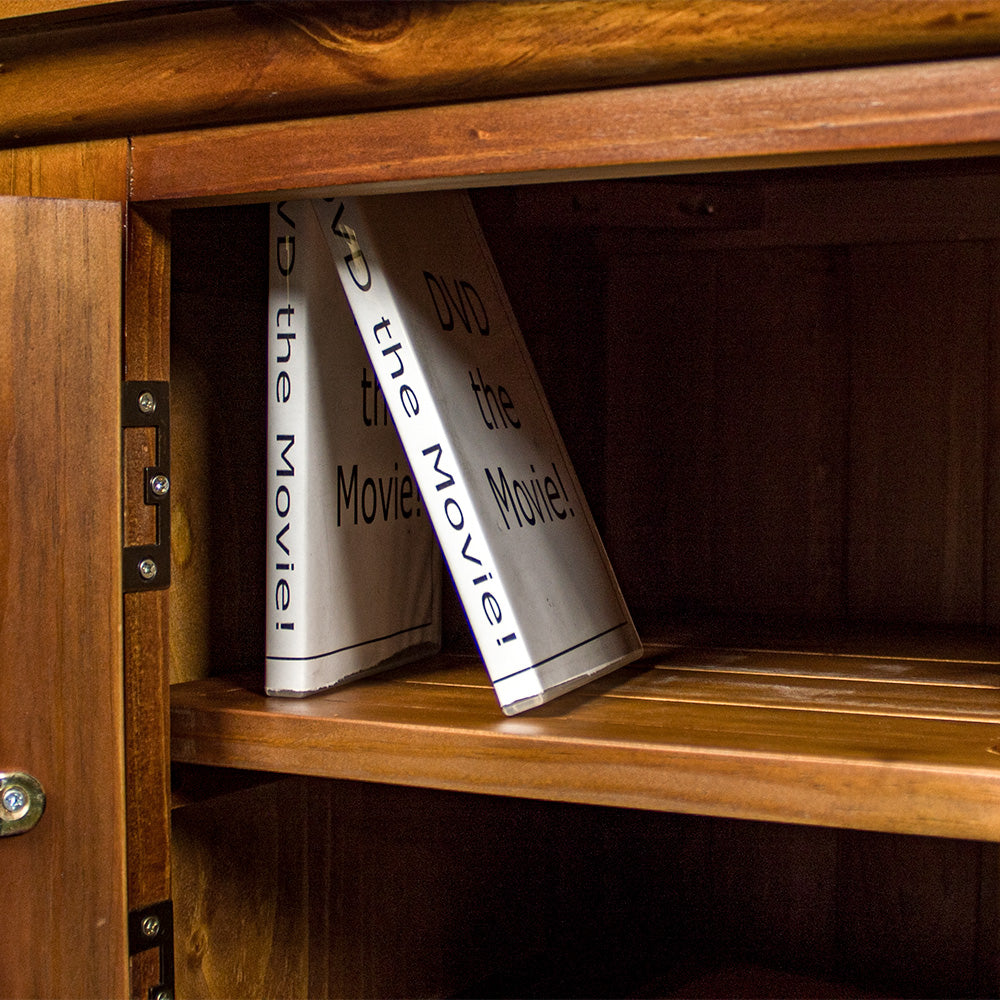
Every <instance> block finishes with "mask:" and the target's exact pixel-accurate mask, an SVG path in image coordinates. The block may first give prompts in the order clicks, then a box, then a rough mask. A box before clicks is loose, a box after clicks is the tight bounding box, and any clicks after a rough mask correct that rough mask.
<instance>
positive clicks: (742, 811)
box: [172, 658, 1000, 840]
mask: <svg viewBox="0 0 1000 1000" xmlns="http://www.w3.org/2000/svg"><path fill="white" fill-rule="evenodd" d="M453 663H457V667H455V668H454V669H453V672H452V674H451V675H450V676H449V677H448V678H447V679H445V678H443V677H442V676H441V675H440V674H439V673H438V671H440V670H441V669H442V668H443V667H445V666H447V667H448V669H450V670H451V669H452V664H453ZM428 671H429V673H426V672H428ZM403 673H405V676H406V680H405V681H403V680H401V679H400V678H401V677H402V676H403ZM425 674H426V676H425ZM658 674H659V672H658V671H657V672H655V673H654V674H652V676H651V672H650V668H648V667H646V668H637V669H626V670H623V671H619V672H617V673H616V674H613V675H611V676H610V677H608V678H605V679H603V680H599V681H597V682H595V683H594V684H592V685H588V686H587V688H585V689H583V690H582V691H581V692H578V693H572V694H570V695H566V696H564V697H563V698H560V699H557V700H556V701H555V702H553V703H552V704H551V705H548V706H543V707H542V708H541V709H539V710H537V711H534V712H531V713H529V714H527V715H524V716H521V717H516V718H511V719H506V718H503V717H502V716H501V715H500V713H499V712H498V710H497V708H496V705H495V700H494V697H493V695H492V692H491V691H490V689H489V687H488V685H486V684H485V683H483V681H482V679H481V678H480V677H479V676H478V671H477V670H476V669H475V663H474V662H470V661H466V662H465V664H464V665H463V664H462V662H461V661H460V660H459V661H449V660H448V659H447V658H439V659H437V660H432V661H430V662H429V664H427V665H424V666H418V667H413V668H408V669H407V671H405V672H401V673H399V674H397V675H394V676H395V678H396V679H392V678H390V679H388V680H386V679H381V680H373V681H370V682H365V683H360V684H357V685H353V686H349V687H345V688H343V689H341V690H339V691H336V692H332V693H330V694H328V695H324V696H322V697H319V698H314V699H306V700H302V701H294V700H293V701H283V700H280V699H267V698H265V697H264V696H263V695H261V694H259V693H257V692H256V691H254V690H252V688H251V686H248V685H247V684H246V682H241V681H240V680H239V679H233V678H215V679H209V680H205V681H197V682H193V683H191V684H184V685H179V686H175V687H174V689H173V691H172V698H173V713H172V727H173V728H172V732H173V740H172V753H173V756H174V758H175V759H176V760H179V761H185V762H192V763H207V764H215V765H221V766H228V767H243V768H256V769H263V770H287V771H295V772H300V773H306V774H314V775H323V776H328V777H349V778H357V779H361V780H370V781H382V782H390V783H400V784H412V785H419V786H428V787H439V788H450V789H457V790H464V791H480V792H487V793H493V794H503V795H520V796H526V797H534V798H552V799H557V800H563V801H578V802H589V803H594V804H603V805H625V806H629V807H639V808H647V809H659V810H668V811H680V812H694V813H703V814H706V815H717V816H733V817H739V818H748V819H768V820H777V821H784V822H796V823H811V824H819V825H833V826H842V827H847V828H857V829H873V830H885V831H890V832H906V833H926V834H935V835H945V836H958V837H978V838H981V839H992V840H998V839H1000V814H998V812H997V810H996V809H995V808H994V807H993V806H992V805H991V804H990V803H991V802H994V801H995V796H996V795H997V793H998V791H1000V756H998V755H997V754H996V753H994V752H993V748H995V747H996V746H997V741H998V737H1000V726H998V725H997V723H996V712H995V705H996V692H995V689H994V690H988V689H984V690H983V691H982V694H983V696H984V701H988V702H989V703H991V704H992V705H993V706H994V712H993V713H992V714H990V713H987V716H988V718H989V719H990V721H986V722H984V721H961V720H955V719H941V718H936V717H929V718H922V717H919V714H917V715H911V716H909V717H902V716H895V715H890V714H885V713H884V712H883V711H881V710H876V709H873V708H872V705H873V703H874V702H876V701H881V702H882V703H883V704H885V703H888V701H889V699H890V697H891V695H892V692H889V691H884V690H883V691H877V690H875V689H872V692H870V694H869V695H868V696H866V695H863V694H861V693H858V692H857V691H855V694H854V697H855V698H856V699H859V703H858V704H856V705H854V706H850V705H846V706H845V707H848V708H851V709H852V710H851V711H837V709H836V706H835V705H833V704H827V705H826V706H825V707H826V708H827V709H829V710H828V711H813V710H810V709H809V708H808V707H804V706H803V705H802V704H801V703H800V702H795V701H792V700H790V699H786V703H785V704H784V705H782V706H781V707H773V705H771V706H768V707H759V706H756V705H752V704H712V703H711V699H706V700H705V701H703V702H700V703H695V702H693V701H687V702H686V701H683V700H677V701H671V700H670V693H669V688H670V683H671V682H670V681H669V680H666V681H665V680H664V678H663V677H658ZM664 676H666V675H664ZM650 684H652V685H653V687H654V688H656V687H659V688H660V690H659V692H658V694H657V696H656V697H647V696H646V695H645V693H644V692H645V691H648V689H649V685H650ZM704 688H705V689H706V690H709V685H707V684H705V685H704ZM866 697H868V698H869V705H868V707H867V709H865V708H864V706H863V705H861V704H860V702H863V701H864V700H865V698H866ZM969 697H970V699H971V698H972V695H971V694H970V695H969ZM733 700H734V701H736V700H737V699H733ZM746 700H747V699H745V698H744V702H746ZM846 700H847V699H845V701H846ZM716 701H718V699H716ZM970 703H971V701H970ZM926 714H928V715H930V716H933V715H934V714H935V713H934V712H933V711H932V712H929V713H926ZM969 714H970V716H971V714H972V713H969Z"/></svg>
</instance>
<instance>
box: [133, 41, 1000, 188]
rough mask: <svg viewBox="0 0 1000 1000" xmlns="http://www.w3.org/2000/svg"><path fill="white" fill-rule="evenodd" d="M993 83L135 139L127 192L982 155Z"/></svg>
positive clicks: (680, 97) (843, 75)
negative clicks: (596, 123) (873, 95)
mask: <svg viewBox="0 0 1000 1000" xmlns="http://www.w3.org/2000/svg"><path fill="white" fill-rule="evenodd" d="M998 81H1000V58H982V59H969V60H961V61H952V62H941V63H930V64H920V65H913V66H888V67H877V68H868V69H847V70H828V71H822V72H816V73H798V74H779V75H774V76H762V77H747V78H743V79H739V80H707V81H701V82H690V83H679V84H673V85H661V86H652V87H641V88H627V87H623V88H620V89H616V90H607V91H594V92H587V93H575V94H551V95H546V96H541V97H527V98H518V99H512V100H509V101H492V102H481V103H475V102H470V103H466V104H447V105H442V106H435V107H428V108H412V109H407V110H400V111H381V112H374V113H371V114H367V115H363V116H358V115H345V116H340V117H333V118H316V119H309V120H302V121H294V122H285V123H282V124H280V125H267V124H265V125H248V126H239V127H231V128H219V129H213V130H200V131H188V132H176V133H164V134H154V135H148V136H137V137H136V139H135V141H134V144H133V181H132V196H133V197H134V198H135V199H136V200H138V201H146V200H157V199H167V200H176V199H198V198H203V199H215V200H225V199H236V200H252V199H253V198H254V197H256V198H259V197H260V196H261V195H267V196H274V195H275V194H276V193H279V192H284V193H289V192H295V193H297V194H298V195H302V196H304V195H307V194H313V193H318V192H322V191H324V190H326V189H328V188H331V187H336V188H337V189H339V190H345V189H351V190H354V191H358V192H361V191H367V192H371V191H389V190H394V189H399V188H414V187H461V186H469V185H479V184H488V183H489V184H495V183H501V182H502V183H515V182H517V181H518V180H519V179H521V180H523V179H531V180H541V179H548V180H556V179H558V180H567V179H573V178H579V177H581V176H582V177H588V176H589V177H594V176H612V177H613V176H627V175H635V174H643V175H649V174H656V173H691V172H704V171H717V170H732V169H739V168H746V167H758V168H759V167H777V166H783V165H787V164H789V163H794V164H798V165H801V164H808V163H817V162H819V163H823V162H844V161H848V162H849V161H852V160H853V161H858V160H869V161H870V160H873V159H874V160H878V159H885V158H888V159H903V158H914V157H929V156H956V155H970V153H973V152H979V153H989V152H996V151H997V150H1000V145H998V143H1000V82H998ZM872 94H878V99H877V100H873V99H872V96H871V95H872ZM775 108H781V114H780V115H776V114H775V111H774V109H775ZM595 122H599V123H600V127H599V128H595V126H594V123H595ZM556 171H558V174H557V173H556Z"/></svg>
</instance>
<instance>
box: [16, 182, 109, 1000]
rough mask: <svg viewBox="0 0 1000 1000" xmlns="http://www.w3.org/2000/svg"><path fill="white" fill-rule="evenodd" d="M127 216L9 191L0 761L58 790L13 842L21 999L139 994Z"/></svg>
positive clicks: (48, 792) (104, 206)
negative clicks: (123, 316) (128, 783)
mask: <svg viewBox="0 0 1000 1000" xmlns="http://www.w3.org/2000/svg"><path fill="white" fill-rule="evenodd" d="M121 222H122V220H121V209H120V207H119V206H118V205H108V204H93V203H87V202H57V201H40V200H27V199H23V200H22V199H0V256H2V258H3V260H4V261H5V277H4V280H3V282H0V321H2V323H3V325H4V328H5V332H4V336H3V337H2V338H0V455H2V456H3V461H4V468H3V472H2V474H0V512H2V518H0V525H2V530H0V663H2V664H3V666H2V670H0V700H2V704H3V705H4V721H3V725H2V726H0V766H2V767H4V768H23V769H24V770H27V771H29V772H31V773H32V774H34V776H35V777H36V778H38V780H39V781H40V782H41V783H42V785H43V786H44V788H45V791H46V797H47V808H46V812H45V815H43V816H42V819H41V821H40V823H39V825H38V826H37V827H36V828H35V829H34V830H32V831H30V832H29V833H27V834H23V835H21V836H18V837H14V838H11V839H10V840H5V841H4V842H3V848H2V854H3V866H4V883H5V898H6V899H8V900H17V903H16V906H13V907H12V908H11V911H10V912H11V913H12V914H16V918H15V919H12V920H10V921H7V923H6V925H5V929H4V933H3V934H2V935H0V993H2V994H4V995H6V996H46V997H59V996H75V997H79V996H103V997H113V996H123V995H124V994H125V993H126V989H127V985H126V970H127V948H126V940H125V908H126V901H125V859H124V843H125V828H124V809H125V803H124V791H123V782H122V774H123V766H124V765H123V745H122V743H123V741H122V726H123V723H122V680H121V678H122V652H121V639H122V621H121V573H120V554H121V548H120V546H121V540H120V517H121V498H120V486H119V482H120V471H119V452H120V441H119V409H120V403H119V372H120V359H119V351H120V305H121V302H120V295H121ZM39 942H44V949H43V950H42V951H39V950H38V944H39Z"/></svg>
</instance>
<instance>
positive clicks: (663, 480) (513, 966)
mask: <svg viewBox="0 0 1000 1000" xmlns="http://www.w3.org/2000/svg"><path fill="white" fill-rule="evenodd" d="M998 195H1000V174H998V173H997V170H996V167H995V164H994V163H992V162H990V161H975V160H968V161H962V162H958V161H950V162H940V163H938V162H925V163H920V164H881V165H876V166H851V167H828V168H809V169H797V170H781V171H771V172H763V171H762V172H752V173H742V174H715V175H706V176H699V177H671V178H658V179H649V180H645V179H638V180H637V179H630V180H621V181H618V180H610V181H594V182H574V183H551V184H537V185H529V186H522V187H509V188H500V187H497V188H483V189H478V190H475V191H474V192H473V200H474V204H475V206H476V209H477V212H478V214H479V216H480V220H481V222H482V224H483V227H484V230H485V233H486V236H487V241H488V242H489V244H490V246H491V248H492V250H493V253H494V257H495V259H496V261H497V264H498V267H499V270H500V273H501V275H502V277H503V279H504V282H505V285H506V288H507V291H508V294H509V296H510V298H511V301H512V304H513V308H514V312H515V314H516V316H517V317H518V320H519V322H520V323H521V326H522V328H523V330H524V333H525V336H526V339H527V342H528V345H529V348H530V350H531V353H532V356H533V359H534V361H535V364H536V367H537V368H538V370H539V374H540V377H541V380H542V383H543V386H544V387H545V389H546V392H547V394H548V397H549V401H550V403H551V405H552V408H553V411H554V413H555V416H556V420H557V422H558V424H559V426H560V428H561V430H562V432H563V435H564V437H565V439H566V442H567V446H568V449H569V452H570V455H571V457H572V459H573V461H574V464H575V466H576V470H577V473H578V475H579V477H580V480H581V483H582V485H583V488H584V490H585V492H586V494H587V496H588V499H589V501H590V503H591V506H592V509H593V511H594V514H595V518H596V520H597V523H598V526H599V528H600V530H601V533H602V537H603V538H604V541H605V545H606V547H607V549H608V552H609V555H610V558H611V561H612V563H613V565H614V567H615V570H616V573H617V574H618V578H619V582H620V583H621V586H622V589H623V591H624V593H625V596H626V599H627V601H628V603H629V605H630V607H631V609H632V611H633V614H634V616H635V618H636V621H637V624H638V625H639V629H640V633H641V634H642V635H643V638H644V639H648V640H651V641H652V640H656V639H660V638H663V637H672V636H673V637H675V636H677V635H678V634H697V635H699V636H700V637H702V638H703V639H704V637H706V636H708V637H709V638H710V639H711V640H712V641H713V642H716V643H718V644H721V645H730V646H731V645H734V644H735V645H740V646H746V647H749V648H760V647H764V648H767V647H773V648H778V649H803V650H809V649H812V648H816V647H817V645H818V644H823V648H824V649H827V648H838V647H839V648H843V649H844V650H848V651H853V652H855V653H858V652H860V653H863V654H865V655H872V656H880V657H884V658H890V659H891V658H893V657H900V658H912V657H917V658H934V659H940V660H944V661H947V660H954V661H960V663H959V665H957V666H956V671H957V670H959V669H961V663H965V662H968V661H974V662H975V663H976V664H978V665H979V668H980V669H981V670H983V671H986V672H990V671H994V670H997V669H998V668H1000V664H998V663H997V661H998V660H1000V656H998V651H997V649H996V626H997V625H998V619H1000V601H998V597H1000V528H998V525H1000V518H998V517H997V516H996V515H997V506H998V504H1000V481H998V471H997V470H998V469H1000V462H998V458H1000V455H998V450H1000V433H998V432H1000V406H998V399H997V392H996V386H995V375H994V372H995V371H996V370H997V352H998V350H1000V336H998V334H1000V197H998ZM171 239H172V260H171V268H172V307H171V308H172V313H171V330H172V332H171V405H172V421H173V426H172V468H173V481H174V488H173V491H172V493H173V501H172V502H173V509H172V519H173V535H172V547H173V574H174V575H173V585H172V590H171V602H170V615H171V618H170V659H171V679H172V681H173V682H175V683H181V682H185V681H191V680H196V679H198V678H203V677H206V676H210V675H225V674H229V673H234V672H239V673H244V672H246V671H262V669H263V668H262V663H263V608H264V600H265V597H264V592H263V580H264V572H263V567H264V512H265V504H266V492H265V486H266V473H265V466H264V449H263V442H264V438H265V419H266V417H265V399H266V306H267V303H266V294H267V292H266V289H267V273H266V268H267V254H266V252H265V247H266V244H267V209H266V206H262V205H246V206H230V207H221V208H199V209H186V210H178V211H175V212H174V213H173V215H172V220H171ZM446 589H449V588H446ZM446 605H447V607H446V616H445V633H446V648H447V649H448V650H450V651H455V652H462V653H472V652H473V651H474V650H473V646H472V641H471V638H470V636H469V633H468V630H467V627H466V626H465V623H464V620H463V617H462V614H461V610H460V608H459V607H458V606H457V602H456V600H455V599H454V597H453V596H451V595H449V597H448V600H447V601H446ZM943 669H944V671H945V673H944V674H943V675H942V678H941V680H940V683H941V685H942V687H944V688H946V687H947V683H948V678H947V673H946V671H947V669H948V668H947V667H944V668H943ZM984 697H990V698H992V697H995V695H994V693H993V692H992V691H989V692H986V693H985V694H984ZM176 777H177V807H176V808H175V810H174V816H173V823H174V840H175V845H174V851H175V857H174V871H175V875H174V878H175V885H176V887H177V888H176V903H177V907H178V924H179V926H181V927H185V928H187V931H188V935H189V936H188V939H187V941H185V939H184V937H183V936H182V934H180V933H179V934H178V960H177V965H178V979H179V984H183V983H184V982H185V981H186V982H187V983H188V985H189V989H190V992H191V994H192V995H195V994H196V993H198V994H200V995H213V990H216V991H217V992H218V991H223V989H226V990H231V989H232V983H231V981H230V982H227V984H226V986H225V987H222V986H221V985H218V986H216V985H215V984H214V983H213V979H212V976H213V972H212V970H213V968H218V969H219V970H222V969H229V970H231V969H232V968H241V969H243V968H246V969H248V970H250V971H248V973H247V976H248V979H247V981H248V983H249V984H250V985H249V986H248V993H247V995H253V990H254V989H264V990H266V989H267V987H268V984H271V987H272V988H277V987H275V986H274V984H275V983H282V984H294V985H295V987H296V989H298V991H299V995H309V996H314V995H400V994H403V993H406V994H409V995H416V994H417V993H419V994H421V995H430V994H437V995H470V996H471V995H477V996H486V995H491V991H493V993H492V995H497V996H502V995H512V993H517V994H518V995H538V996H571V995H637V996H655V995H698V994H697V993H692V992H691V991H692V990H696V989H697V988H698V987H697V986H692V983H697V982H703V983H705V984H708V983H710V982H711V981H710V980H705V979H701V980H700V979H699V978H698V977H699V976H701V975H702V973H703V972H704V971H705V969H704V967H703V966H702V965H701V964H700V963H701V957H703V956H709V955H711V956H713V959H714V960H715V961H718V960H719V959H724V960H725V961H726V962H727V963H728V964H729V965H730V967H731V968H734V969H735V970H736V971H735V972H733V973H732V975H735V976H736V977H737V978H736V979H731V980H730V981H728V982H725V981H716V983H715V986H714V988H715V989H721V990H723V991H724V992H726V993H727V995H734V996H735V995H768V994H767V993H764V994H761V993H751V992H742V993H741V992H740V991H741V990H743V991H751V990H753V989H768V988H769V989H771V990H773V991H774V992H773V993H772V994H770V995H789V991H792V990H794V989H796V988H802V989H805V990H813V991H814V990H816V989H817V988H818V987H817V985H816V983H815V982H813V983H812V985H806V986H801V987H800V986H799V984H798V981H797V980H795V979H794V978H790V977H794V976H810V977H820V978H822V979H830V980H838V981H849V982H853V983H854V984H855V987H854V988H856V989H857V990H859V991H860V990H870V991H876V992H875V993H871V992H867V993H865V992H858V993H857V994H856V995H877V992H878V991H881V990H885V991H888V992H895V993H896V994H897V995H915V994H919V995H931V994H933V995H960V994H961V995H969V994H974V993H977V992H979V991H981V990H983V989H984V988H986V985H985V984H994V985H995V984H996V982H997V981H998V970H997V968H996V959H995V957H994V956H993V954H992V951H993V943H994V942H995V940H996V931H997V922H998V921H997V913H996V897H997V893H996V888H997V886H996V880H997V879H996V873H997V870H998V868H997V864H996V861H997V857H996V848H995V846H993V845H986V844H974V843H972V842H964V841H955V840H947V839H932V838H923V837H914V836H903V835H897V834H879V833H865V832H859V831H854V832H852V831H848V830H833V829H822V828H810V827H803V826H796V825H793V824H794V817H789V819H790V821H791V822H790V823H789V824H787V825H785V824H777V823H759V822H751V821H746V820H737V819H726V818H711V817H708V816H679V815H672V814H669V813H666V814H658V813H647V812H641V811H636V810H627V809H615V808H608V807H596V806H587V805H573V804H567V803H558V802H544V801H538V802H531V801H527V800H521V799H516V798H503V797H492V796H472V795H466V794H462V793H456V792H448V791H430V790H426V789H424V790H413V789H406V788H402V787H397V786H382V785H369V784H366V783H363V782H350V781H340V780H337V779H324V778H307V777H295V776H289V777H275V776H271V777H269V778H266V779H265V778H264V777H263V776H261V779H260V781H259V782H257V781H253V782H249V783H247V784H246V787H243V786H242V785H241V786H240V787H236V786H235V785H234V784H233V782H232V781H222V782H221V784H220V783H219V781H218V780H217V779H218V772H216V771H209V770H203V769H201V768H199V767H197V766H190V765H185V766H183V767H179V768H178V769H177V776H176ZM779 858H780V862H779V861H778V859H779ZM221 865H224V866H226V877H225V878H224V879H223V878H221V877H217V876H218V875H219V872H218V871H217V869H218V868H219V866H221ZM207 885H215V886H220V885H224V886H226V889H225V895H226V898H225V899H222V900H218V901H216V900H213V899H212V896H211V893H210V892H208V890H207V889H206V886H207ZM930 897H933V898H934V900H935V907H936V909H933V915H932V911H931V909H928V908H926V907H925V906H924V903H923V902H922V900H923V899H924V898H930ZM942 900H944V903H943V905H941V901H942ZM216 904H218V909H216V908H215V907H216ZM240 914H243V915H244V916H245V917H247V918H248V917H249V914H253V925H254V929H253V930H252V931H246V932H245V933H243V934H240V935H234V934H233V927H235V926H237V925H236V924H233V920H234V917H239V915H240ZM227 926H228V927H229V928H230V929H229V930H226V927H227ZM238 926H241V927H244V929H245V928H246V927H247V926H249V925H247V924H239V925H238ZM265 940H266V941H280V942H281V944H280V947H279V945H277V944H275V945H274V946H273V949H272V946H271V945H268V950H267V953H265V951H264V949H263V945H262V942H264V941H265ZM279 954H280V961H279V957H278V956H279ZM213 956H217V957H215V958H213ZM234 956H236V957H237V958H238V961H236V958H234ZM269 956H270V957H269ZM213 962H214V963H215V965H214V966H213ZM760 965H767V966H774V967H778V968H780V969H781V970H782V972H781V973H780V976H784V977H785V978H780V976H779V978H776V979H772V980H770V982H771V986H770V987H762V986H760V985H757V986H754V985H753V983H754V982H757V983H758V984H759V983H760V982H763V980H762V979H760V973H756V974H755V975H757V977H758V978H757V979H756V980H754V979H753V977H752V976H751V974H750V972H748V971H747V970H748V969H749V968H750V967H755V966H760ZM740 970H742V971H740ZM220 975H221V972H220ZM775 975H779V974H775ZM741 976H742V977H743V978H742V979H741V978H740V977H741ZM185 977H186V979H185ZM685 977H688V978H685ZM220 982H221V980H220ZM720 982H723V985H719V983H720ZM858 984H860V985H858ZM704 988H705V989H706V990H708V989H711V988H713V987H712V986H710V985H705V986H704ZM990 988H992V987H990ZM672 991H674V992H672ZM677 991H682V992H677ZM226 995H231V994H228V993H227V994H226ZM703 995H712V994H710V993H707V992H706V993H705V994H703ZM802 995H806V994H805V993H803V994H802ZM808 995H817V994H816V993H815V992H811V993H809V994H808ZM831 995H832V994H831Z"/></svg>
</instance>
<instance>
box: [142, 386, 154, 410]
mask: <svg viewBox="0 0 1000 1000" xmlns="http://www.w3.org/2000/svg"><path fill="white" fill-rule="evenodd" d="M139 409H140V410H142V412H143V413H152V412H153V411H154V410H155V409H156V397H155V396H154V395H153V394H152V393H151V392H149V391H148V390H147V391H146V392H144V393H143V394H142V395H141V396H140V397H139Z"/></svg>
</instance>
